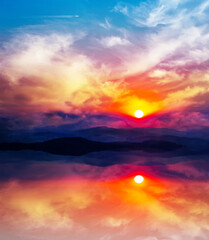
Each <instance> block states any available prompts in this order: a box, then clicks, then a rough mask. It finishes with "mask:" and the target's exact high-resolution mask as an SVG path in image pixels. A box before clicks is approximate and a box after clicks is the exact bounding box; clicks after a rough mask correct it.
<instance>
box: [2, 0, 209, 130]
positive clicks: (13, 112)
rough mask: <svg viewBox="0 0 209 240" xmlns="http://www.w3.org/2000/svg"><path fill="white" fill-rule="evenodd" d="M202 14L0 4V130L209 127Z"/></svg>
mask: <svg viewBox="0 0 209 240" xmlns="http://www.w3.org/2000/svg"><path fill="white" fill-rule="evenodd" d="M208 13H209V1H206V0H200V1H192V0H185V1H180V0H170V1H166V0H157V1H155V0H148V1H141V0H140V1H139V0H138V1H133V0H131V1H128V2H123V1H114V0H112V1H110V0H107V1H97V0H91V1H88V0H82V1H81V0H77V1H68V0H60V1H56V0H42V1H41V0H37V1H26V0H17V1H12V0H1V7H0V127H1V128H9V129H22V128H30V129H31V128H35V127H44V126H47V125H55V126H57V125H62V124H69V125H71V124H72V126H74V125H76V126H77V127H78V128H79V127H81V128H82V127H83V126H87V127H95V126H107V127H116V128H121V127H130V128H131V127H157V128H174V129H179V130H185V129H193V128H204V127H209V110H208V109H209V108H208V107H209V106H208V102H209V101H208V100H209V94H208V92H209V73H208V66H209V33H208V30H209V23H208ZM136 110H142V111H143V112H144V117H143V118H142V119H136V118H135V117H134V112H135V111H136Z"/></svg>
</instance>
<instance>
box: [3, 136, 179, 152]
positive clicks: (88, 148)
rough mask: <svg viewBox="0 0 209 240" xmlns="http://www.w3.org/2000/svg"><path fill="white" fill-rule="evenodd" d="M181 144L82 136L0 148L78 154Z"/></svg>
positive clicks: (163, 149)
mask: <svg viewBox="0 0 209 240" xmlns="http://www.w3.org/2000/svg"><path fill="white" fill-rule="evenodd" d="M180 148H182V145H180V144H177V143H174V142H172V141H163V140H147V141H143V142H98V141H92V140H88V139H85V138H82V137H70V138H57V139H52V140H48V141H43V142H34V143H18V142H13V143H1V144H0V150H3V151H19V150H35V151H44V152H48V153H51V154H57V155H72V156H80V155H84V154H87V153H90V152H100V151H134V150H141V151H146V152H149V153H156V152H168V151H175V150H177V149H180Z"/></svg>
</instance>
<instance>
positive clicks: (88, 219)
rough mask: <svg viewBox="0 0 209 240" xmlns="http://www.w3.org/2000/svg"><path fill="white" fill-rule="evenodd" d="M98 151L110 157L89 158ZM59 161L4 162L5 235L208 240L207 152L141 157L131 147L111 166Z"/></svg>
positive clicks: (1, 207)
mask: <svg viewBox="0 0 209 240" xmlns="http://www.w3.org/2000/svg"><path fill="white" fill-rule="evenodd" d="M134 156H135V157H134ZM39 157H40V156H39ZM48 157H50V156H48ZM96 157H98V159H100V160H101V159H102V158H104V157H105V156H102V155H101V154H100V155H97V156H96V155H90V156H86V157H85V158H86V159H89V161H90V160H91V159H92V158H93V159H94V160H95V158H96ZM106 157H107V155H106ZM120 157H121V156H118V158H120ZM127 157H128V158H129V159H130V161H129V162H127V161H128V159H127ZM32 158H34V156H33V157H32ZM109 158H111V157H110V156H109ZM10 159H12V158H11V156H10ZM18 159H19V160H18ZM86 159H85V162H86ZM45 160H46V159H45ZM53 160H54V161H45V162H40V161H39V162H38V161H36V160H35V159H33V160H31V161H25V159H24V158H20V156H17V155H16V157H15V156H14V158H13V161H10V162H9V163H8V162H7V163H6V162H2V163H1V170H0V176H1V183H0V187H1V188H0V216H1V217H0V236H1V237H0V239H2V240H11V239H12V240H30V239H31V240H32V239H36V240H42V239H52V240H68V239H79V240H83V239H91V240H98V239H101V240H106V239H107V240H127V239H131V240H142V239H143V240H144V239H145V240H156V239H159V240H161V239H171V240H173V239H175V240H183V239H191V240H197V239H198V240H206V239H208V234H209V225H208V219H209V181H208V169H207V161H206V160H204V158H202V157H201V158H200V157H199V158H196V159H192V158H191V159H188V158H187V159H184V158H181V159H179V158H178V159H176V158H172V159H169V160H168V163H165V161H166V159H164V160H162V159H159V158H155V159H150V160H149V161H147V157H144V158H143V157H140V158H138V161H137V157H136V154H135V153H130V155H129V156H128V155H127V156H126V157H123V158H122V161H121V164H114V165H108V166H93V165H91V164H86V163H85V164H84V163H81V159H80V160H79V159H78V162H77V163H76V162H75V160H76V159H74V160H73V161H71V162H69V159H68V160H65V159H60V161H58V160H55V159H53ZM125 160H126V161H125ZM145 160H146V161H147V162H148V163H149V164H147V165H146V164H145V163H146V161H145ZM172 161H173V162H172ZM79 162H80V163H79ZM159 162H161V164H159ZM137 174H141V175H143V176H144V182H143V183H142V184H137V183H135V182H134V176H135V175H137Z"/></svg>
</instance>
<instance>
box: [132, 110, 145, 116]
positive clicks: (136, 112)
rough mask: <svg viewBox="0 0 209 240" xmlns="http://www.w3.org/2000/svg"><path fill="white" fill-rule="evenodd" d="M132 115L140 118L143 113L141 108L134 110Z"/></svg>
mask: <svg viewBox="0 0 209 240" xmlns="http://www.w3.org/2000/svg"><path fill="white" fill-rule="evenodd" d="M134 115H135V117H136V118H142V117H143V116H144V113H143V111H142V110H136V111H135V113H134Z"/></svg>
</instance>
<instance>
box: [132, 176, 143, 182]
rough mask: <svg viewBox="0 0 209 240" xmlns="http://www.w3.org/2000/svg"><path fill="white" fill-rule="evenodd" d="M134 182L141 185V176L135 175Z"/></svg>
mask: <svg viewBox="0 0 209 240" xmlns="http://www.w3.org/2000/svg"><path fill="white" fill-rule="evenodd" d="M134 181H135V182H136V183H142V182H143V181H144V177H142V176H141V175H137V176H135V177H134Z"/></svg>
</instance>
